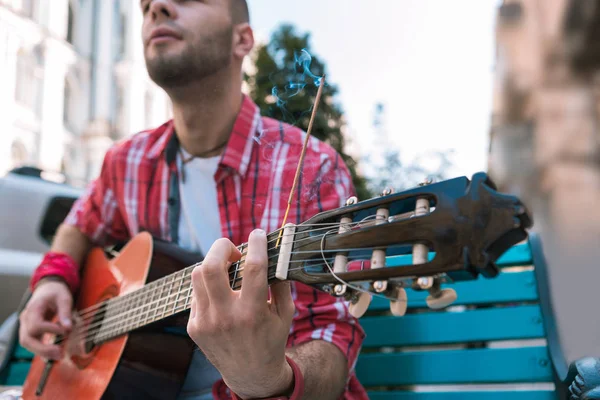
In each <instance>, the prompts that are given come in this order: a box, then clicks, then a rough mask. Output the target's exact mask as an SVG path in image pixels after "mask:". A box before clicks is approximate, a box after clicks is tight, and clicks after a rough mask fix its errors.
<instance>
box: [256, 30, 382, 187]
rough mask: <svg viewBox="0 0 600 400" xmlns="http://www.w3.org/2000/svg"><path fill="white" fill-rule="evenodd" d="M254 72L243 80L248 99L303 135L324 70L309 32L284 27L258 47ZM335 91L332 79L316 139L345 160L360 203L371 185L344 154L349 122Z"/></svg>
mask: <svg viewBox="0 0 600 400" xmlns="http://www.w3.org/2000/svg"><path fill="white" fill-rule="evenodd" d="M253 62H254V68H255V72H254V73H252V74H249V75H246V76H245V80H246V82H247V84H248V86H249V94H250V97H251V98H252V99H253V100H254V102H255V103H256V104H257V105H258V107H259V108H260V110H261V112H262V114H263V115H266V116H269V117H272V118H275V119H278V120H280V121H284V122H286V123H289V124H291V125H294V126H296V127H298V128H301V129H303V130H304V131H307V130H308V125H309V121H310V117H311V113H312V107H313V105H314V103H315V98H316V94H317V90H318V86H319V84H320V79H321V77H322V76H323V75H325V74H326V66H325V63H324V62H323V61H321V60H320V59H319V58H318V57H316V56H314V55H312V51H311V48H310V34H308V33H305V34H298V33H296V31H295V29H294V27H293V26H292V25H287V24H284V25H282V26H280V27H279V29H278V30H277V31H276V32H274V34H273V35H272V37H271V40H270V41H269V43H268V44H265V45H259V46H257V48H256V51H255V54H254V57H253ZM337 92H338V89H337V87H336V86H335V85H334V84H332V83H331V81H330V80H329V79H327V78H326V79H325V86H324V87H323V93H322V95H321V102H320V104H319V108H318V110H317V114H316V116H315V121H314V126H313V129H312V132H311V134H312V136H314V137H316V138H318V139H320V140H322V141H324V142H326V143H328V144H330V145H331V146H332V147H333V148H334V149H335V150H336V151H337V152H338V153H339V154H340V156H341V157H342V159H343V160H344V162H345V163H346V165H347V166H348V169H349V170H350V173H351V175H352V180H353V183H354V186H355V188H356V191H357V196H358V198H359V199H367V198H369V197H371V193H370V192H369V191H368V189H367V182H366V180H365V179H364V178H363V177H362V176H359V175H358V173H357V162H356V160H354V159H353V158H352V157H351V156H350V155H348V154H346V152H345V149H344V148H345V139H344V135H343V130H344V128H345V125H346V122H345V120H344V117H343V113H342V109H341V107H340V106H339V105H338V104H337V103H336V102H335V101H334V97H335V95H336V94H337Z"/></svg>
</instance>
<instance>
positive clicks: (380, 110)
mask: <svg viewBox="0 0 600 400" xmlns="http://www.w3.org/2000/svg"><path fill="white" fill-rule="evenodd" d="M386 114H387V110H386V107H385V105H384V104H382V103H378V104H376V105H375V115H374V118H373V130H374V137H375V143H377V144H379V146H376V147H377V150H376V151H375V153H376V156H377V158H379V159H380V160H381V161H380V162H378V163H376V162H373V161H372V158H373V157H371V156H367V157H364V159H363V160H362V163H363V165H365V166H366V167H368V169H369V170H370V172H371V174H372V175H371V176H368V177H367V182H368V183H367V188H368V189H369V191H370V192H372V193H381V191H382V190H383V189H384V188H393V189H394V191H395V192H400V191H403V190H407V189H410V188H413V187H415V186H417V185H418V184H420V183H422V182H424V181H425V180H426V179H431V180H433V181H434V182H439V181H442V180H445V179H448V172H447V171H448V170H449V169H450V167H451V166H452V161H451V157H452V155H453V153H454V152H453V150H448V151H446V152H441V151H437V152H429V153H425V154H422V155H420V156H419V157H417V158H416V159H415V160H413V161H412V162H410V163H407V162H405V161H403V160H402V157H401V154H400V151H398V150H397V149H395V148H394V146H393V145H392V144H391V143H390V141H389V137H388V132H387V126H386Z"/></svg>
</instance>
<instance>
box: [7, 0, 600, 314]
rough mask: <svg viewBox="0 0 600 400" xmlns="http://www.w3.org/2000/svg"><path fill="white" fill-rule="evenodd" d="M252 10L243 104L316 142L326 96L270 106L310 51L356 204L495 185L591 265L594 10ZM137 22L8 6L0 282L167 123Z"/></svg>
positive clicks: (339, 6)
mask: <svg viewBox="0 0 600 400" xmlns="http://www.w3.org/2000/svg"><path fill="white" fill-rule="evenodd" d="M249 6H250V14H251V20H252V24H253V26H254V29H255V33H256V39H257V42H258V43H257V46H256V49H255V51H254V53H253V55H252V57H250V58H248V60H247V65H246V69H245V70H246V79H245V85H244V91H245V92H246V93H248V94H249V95H251V96H252V98H253V99H254V101H256V102H257V104H259V105H260V107H261V109H262V111H263V113H264V114H265V115H272V116H274V117H277V118H281V119H283V120H285V121H286V122H288V123H292V124H295V125H298V126H301V127H303V128H305V129H306V126H307V125H308V117H309V114H308V112H307V111H308V110H309V109H310V106H311V104H312V102H313V99H314V93H315V91H316V90H315V88H314V87H307V88H306V89H307V90H306V91H303V92H301V93H299V94H298V95H297V96H294V97H293V98H290V100H289V102H288V104H287V110H282V109H281V108H279V107H277V106H276V101H275V100H276V99H275V98H274V97H273V96H272V90H273V88H274V87H276V86H277V87H279V86H282V85H284V84H285V79H286V78H285V73H284V72H282V71H287V70H289V68H293V64H294V55H295V53H297V52H299V51H301V50H302V49H305V50H306V51H307V53H308V54H310V56H311V71H312V72H313V73H314V74H316V75H321V74H323V73H326V74H327V83H328V86H327V88H326V90H325V98H326V101H324V102H323V103H322V105H321V107H322V108H321V109H320V113H321V114H320V115H321V117H320V118H319V120H318V121H317V125H316V127H315V131H314V135H315V136H317V137H319V138H321V139H323V140H326V141H328V142H329V143H331V144H332V145H333V146H334V147H335V148H336V149H337V150H338V151H340V153H342V154H343V155H344V158H345V160H346V162H347V163H348V165H349V166H350V167H351V169H352V173H353V176H354V182H355V184H356V187H357V189H358V191H359V195H360V196H359V197H361V198H363V199H364V198H368V197H370V196H373V195H376V194H378V193H379V192H380V191H381V189H383V188H384V187H385V186H393V187H394V188H395V189H396V190H402V189H405V188H408V187H411V186H414V185H416V184H418V183H419V182H421V181H423V180H424V179H425V178H426V177H427V176H433V177H435V179H436V180H443V179H449V178H453V177H457V176H463V175H465V176H467V177H469V178H470V177H471V175H472V174H473V173H475V172H478V171H486V172H488V173H489V175H490V176H491V177H492V179H493V180H494V181H495V183H496V184H497V185H498V187H499V189H500V190H501V191H504V192H508V193H513V194H517V195H518V196H519V197H520V198H521V199H522V200H523V201H524V202H525V203H526V204H527V205H528V207H529V208H530V209H531V211H532V212H533V214H534V221H535V225H534V230H535V231H538V232H539V233H540V234H541V235H542V238H543V240H544V243H545V244H546V246H545V247H546V249H547V251H548V255H547V257H548V258H549V259H552V260H555V261H556V263H557V264H558V265H562V266H565V268H564V271H566V272H565V273H577V272H574V271H577V266H576V265H588V266H591V265H593V264H595V262H596V257H597V256H598V254H596V253H597V252H598V250H597V247H598V243H599V240H600V234H599V229H598V227H599V226H600V212H598V211H597V205H598V203H599V202H598V200H600V179H599V178H600V168H599V160H600V158H599V157H600V153H599V150H600V135H599V134H598V123H599V122H600V121H599V117H598V115H599V111H600V101H599V100H600V97H599V96H600V80H599V79H598V78H599V77H600V75H598V70H599V66H600V30H599V29H598V26H600V6H599V5H598V2H596V1H594V0H505V1H501V0H455V1H448V0H377V1H369V2H365V1H359V0H327V1H326V2H323V1H317V0H305V1H303V2H302V3H301V5H298V4H297V3H294V5H293V6H292V4H291V3H289V2H284V1H274V0H249ZM141 21H142V16H141V12H140V10H139V5H138V2H137V1H136V0H52V1H50V0H0V88H1V90H0V117H1V120H2V132H1V133H0V175H4V178H3V180H2V182H0V216H1V217H0V250H2V251H4V253H3V254H4V256H2V257H0V259H1V260H0V267H2V268H4V270H5V271H9V272H4V276H5V277H8V276H12V275H15V274H16V275H19V276H27V275H28V274H29V273H30V272H31V270H32V269H33V268H34V267H35V265H36V262H37V261H38V260H39V257H40V254H41V252H42V251H44V249H46V248H47V243H48V240H49V238H50V237H51V233H52V229H53V227H55V226H56V224H58V222H59V221H60V220H61V216H64V213H66V212H67V211H68V207H69V205H70V203H69V199H70V198H73V197H74V196H76V195H77V194H78V193H80V190H81V189H82V188H83V187H84V186H85V185H86V184H87V183H88V182H89V181H90V179H92V178H94V177H95V176H97V174H98V172H99V168H100V165H101V162H102V159H103V157H104V153H105V151H106V150H107V149H108V147H109V146H110V145H111V144H112V143H114V142H115V141H116V140H119V139H122V138H125V137H127V136H129V135H131V134H133V133H135V132H138V131H140V130H143V129H147V128H152V127H156V126H158V125H160V124H162V123H163V122H164V121H166V120H167V119H168V118H170V112H171V110H170V104H169V101H168V99H167V97H166V96H165V94H164V93H163V92H162V90H161V89H160V88H158V87H156V85H154V84H153V83H152V82H151V81H150V79H149V78H148V75H147V73H146V69H145V65H144V60H143V54H142V45H141V40H140V29H141ZM24 167H26V168H24ZM10 171H13V172H12V173H9V172H10ZM567 267H568V268H567ZM569 271H570V272H569ZM0 274H2V271H0ZM11 274H12V275H11ZM11 279H13V278H11ZM14 279H17V278H14ZM581 279H582V280H585V278H584V277H583V276H581ZM0 281H3V282H5V284H4V285H3V287H1V288H0V304H2V303H3V302H4V300H5V299H9V298H10V299H13V298H17V300H18V298H19V296H20V294H21V293H22V289H24V286H22V285H24V282H25V280H24V279H21V280H15V281H10V282H12V283H11V284H10V285H9V284H6V282H9V278H1V277H0ZM15 282H16V283H15ZM20 285H21V286H20ZM555 285H557V286H556V289H557V290H560V285H559V283H555ZM6 304H8V303H6ZM13 305H14V304H13V303H12V302H11V303H10V305H9V306H7V307H13ZM13 309H14V308H13ZM2 312H5V310H4V311H2ZM3 316H6V314H0V321H1V320H2V318H3Z"/></svg>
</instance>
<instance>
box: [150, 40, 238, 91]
mask: <svg viewBox="0 0 600 400" xmlns="http://www.w3.org/2000/svg"><path fill="white" fill-rule="evenodd" d="M231 38H232V29H231V28H227V29H225V30H222V31H220V32H217V33H215V34H214V35H212V36H211V37H205V38H203V39H202V43H201V44H200V45H188V47H186V48H185V49H184V51H183V52H181V53H179V54H176V55H164V54H158V55H156V56H155V57H154V58H152V59H148V58H147V57H146V68H147V69H148V74H149V75H150V78H151V79H152V80H153V81H154V82H155V83H156V84H157V85H158V86H160V87H162V88H163V89H165V90H168V89H169V88H173V89H175V88H179V87H182V86H185V85H188V84H190V83H192V82H197V81H201V80H202V79H204V78H206V77H207V76H211V75H213V74H215V73H216V72H218V71H220V70H222V69H224V68H226V67H227V66H228V65H229V63H230V62H231V59H230V57H231Z"/></svg>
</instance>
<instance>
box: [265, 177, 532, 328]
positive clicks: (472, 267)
mask: <svg viewBox="0 0 600 400" xmlns="http://www.w3.org/2000/svg"><path fill="white" fill-rule="evenodd" d="M531 225H532V219H531V216H530V215H529V212H528V210H527V208H526V207H525V206H524V205H523V204H522V203H521V201H520V200H519V199H518V198H516V197H515V196H511V195H506V194H502V193H499V192H498V191H497V190H496V187H495V185H494V184H493V182H491V180H490V179H489V178H488V177H487V175H486V174H485V173H477V174H475V175H474V176H473V178H472V179H471V180H469V179H467V178H466V177H461V178H455V179H450V180H446V181H442V182H439V183H432V184H424V185H421V186H418V187H415V188H414V189H410V190H407V191H403V192H399V193H392V192H391V191H384V192H383V193H382V194H381V196H379V197H376V198H373V199H369V200H365V201H360V202H359V201H357V199H355V198H353V199H349V200H348V202H347V204H346V206H344V207H341V208H338V209H335V210H331V211H326V212H323V213H320V214H318V215H316V216H314V217H313V218H311V219H309V220H307V221H305V222H304V223H302V224H300V225H291V224H289V225H287V226H286V228H285V229H284V231H283V234H280V238H281V244H280V245H279V246H278V248H277V250H276V252H277V257H275V260H274V262H273V263H272V268H273V269H275V270H276V271H277V272H276V276H277V278H278V279H289V280H294V281H298V282H302V283H305V284H308V285H312V286H314V287H316V288H318V289H320V290H323V291H325V292H328V293H331V294H332V295H334V296H344V297H346V298H347V299H348V300H350V301H351V303H352V306H351V310H352V312H353V314H355V315H357V316H359V315H361V314H362V313H363V312H364V311H365V310H366V308H367V307H368V305H369V301H370V297H371V296H370V294H375V295H382V296H385V297H387V298H390V299H392V300H395V301H392V306H391V307H392V311H393V312H394V313H395V314H397V315H402V314H403V313H404V311H405V310H406V292H405V290H404V288H406V287H412V288H415V289H421V290H429V291H430V296H429V299H428V303H429V304H430V306H431V307H433V308H439V307H444V306H446V305H448V303H451V302H452V301H453V300H454V299H455V298H456V294H455V293H453V291H452V290H451V289H444V290H440V284H441V283H444V282H455V281H460V280H469V279H476V278H477V277H478V275H479V274H481V275H483V276H485V277H494V276H496V275H497V274H498V272H499V271H498V268H497V266H496V260H497V259H498V258H499V257H500V256H501V255H502V254H503V253H504V252H505V251H506V250H508V249H509V248H510V247H512V246H513V245H515V244H517V243H519V242H521V241H522V240H524V239H526V238H527V229H528V228H530V227H531ZM271 235H276V234H275V233H273V234H271ZM396 254H412V255H413V265H409V266H402V267H386V266H385V259H386V257H388V256H391V255H396ZM430 254H433V257H431V256H430ZM365 261H366V262H365Z"/></svg>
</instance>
